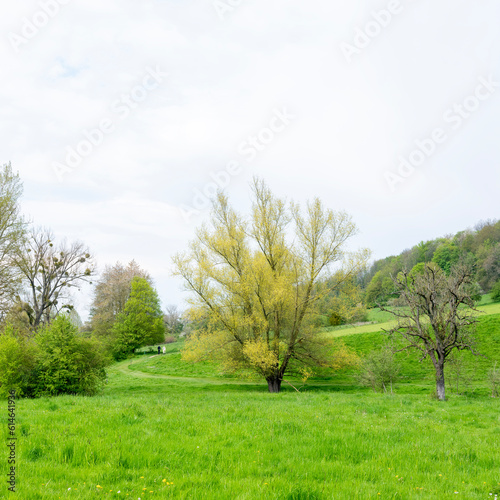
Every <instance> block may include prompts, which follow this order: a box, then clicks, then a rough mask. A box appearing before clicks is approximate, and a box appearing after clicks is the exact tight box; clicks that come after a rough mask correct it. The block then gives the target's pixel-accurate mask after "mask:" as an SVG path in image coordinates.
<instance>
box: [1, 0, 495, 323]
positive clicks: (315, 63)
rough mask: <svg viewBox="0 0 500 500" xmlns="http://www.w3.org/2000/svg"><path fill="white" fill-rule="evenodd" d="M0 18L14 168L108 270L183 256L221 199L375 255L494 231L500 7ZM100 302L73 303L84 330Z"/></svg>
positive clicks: (65, 4) (22, 5)
mask: <svg viewBox="0 0 500 500" xmlns="http://www.w3.org/2000/svg"><path fill="white" fill-rule="evenodd" d="M1 9H2V15H1V16H0V60H1V62H2V65H1V68H2V74H3V77H2V78H1V81H0V109H1V113H0V141H1V148H0V164H5V163H7V162H11V164H12V167H13V169H14V170H17V171H19V173H20V176H21V178H22V180H23V183H24V196H23V199H22V207H23V210H24V212H25V214H26V215H27V216H28V217H29V218H30V219H31V220H32V221H33V223H34V224H35V225H40V226H44V227H49V228H51V229H52V230H53V232H54V233H55V235H56V237H57V239H58V240H62V239H64V238H65V239H67V240H68V241H73V240H81V241H83V242H84V243H85V244H87V245H88V246H89V247H90V249H91V251H92V253H93V254H94V255H95V257H96V261H97V263H98V269H99V271H102V270H103V269H104V267H105V266H106V265H113V264H115V263H116V262H117V261H120V262H122V263H127V262H128V261H130V260H132V259H135V260H136V261H137V262H138V263H139V264H140V265H141V266H142V267H143V268H145V269H146V270H148V271H149V272H150V274H151V275H152V276H153V278H154V280H155V284H156V288H157V290H158V292H159V295H160V298H161V301H162V304H163V305H164V306H165V305H167V304H177V305H179V306H180V307H181V308H182V307H183V305H184V302H183V301H184V298H185V295H184V293H183V292H182V282H181V281H179V279H178V278H174V277H173V276H172V262H171V258H172V256H173V255H174V254H175V253H177V252H180V251H183V250H184V249H185V248H186V246H187V243H188V242H189V240H191V239H192V238H193V236H194V232H195V229H196V227H198V226H199V225H200V224H201V223H202V222H203V221H205V220H207V218H208V216H209V205H210V201H209V200H210V197H211V196H213V194H214V192H215V191H216V189H217V188H224V189H225V191H226V193H227V194H228V195H229V197H230V199H231V200H232V202H233V203H234V205H235V206H236V207H237V208H238V210H240V211H241V212H243V213H245V212H247V211H248V210H249V207H250V204H251V197H250V188H249V185H250V183H251V181H252V178H253V177H254V176H258V177H261V178H263V179H264V180H265V181H266V182H267V184H268V185H269V187H270V188H271V189H272V190H273V192H275V193H276V194H277V195H279V196H282V197H286V198H287V199H289V200H292V199H293V200H295V201H298V202H301V203H305V202H306V201H307V200H310V199H312V198H313V197H316V196H317V197H319V198H320V199H321V200H322V201H323V202H324V203H325V205H327V206H328V207H330V208H332V209H334V210H345V211H347V212H348V213H350V214H351V215H352V217H353V219H354V221H355V222H356V224H357V226H358V228H359V234H358V235H357V236H356V237H355V238H354V239H353V240H352V241H351V242H350V248H351V249H356V248H361V247H368V248H370V249H371V250H372V252H373V259H378V258H383V257H386V256H388V255H394V254H398V253H400V252H401V251H403V250H404V249H406V248H410V247H411V246H413V245H415V244H416V243H418V242H420V241H422V240H429V239H433V238H436V237H439V236H443V235H447V234H451V233H455V232H457V231H460V230H463V229H465V228H468V227H472V226H474V225H475V224H476V223H477V222H478V221H480V220H484V219H489V218H498V217H499V215H500V213H499V212H500V211H499V204H500V202H499V200H500V197H499V195H498V194H499V189H498V188H499V184H500V182H499V181H500V174H499V171H500V169H499V166H500V148H499V145H498V137H499V135H500V119H499V118H500V31H499V30H498V20H499V19H500V3H499V2H498V1H496V0H483V1H481V2H472V1H470V0H469V1H464V0H441V1H440V2H436V1H435V0H434V1H431V0H380V1H379V0H376V1H375V0H374V1H368V0H365V1H359V0H335V1H332V0H308V1H307V2H306V1H304V0H272V1H270V0H182V1H181V0H157V1H151V0H142V1H141V2H137V0H106V1H105V2H103V1H102V0H99V1H98V0H38V1H32V0H24V1H23V2H8V3H7V2H4V4H3V5H2V8H1ZM90 300H91V290H90V289H85V290H84V291H83V293H82V295H81V296H79V297H78V298H77V305H78V310H79V312H80V314H81V316H82V317H83V318H84V319H86V317H87V314H88V309H89V302H90Z"/></svg>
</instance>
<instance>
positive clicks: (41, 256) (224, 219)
mask: <svg viewBox="0 0 500 500" xmlns="http://www.w3.org/2000/svg"><path fill="white" fill-rule="evenodd" d="M0 189H1V191H0V326H1V328H0V361H2V360H3V361H2V363H1V364H0V392H4V393H5V391H6V390H7V388H8V387H9V384H10V385H11V386H12V387H14V386H15V387H17V388H18V389H19V391H21V392H23V393H25V394H27V395H39V394H42V393H48V394H56V393H59V392H64V391H70V392H83V393H86V394H92V393H95V391H97V390H98V388H99V387H101V386H102V382H103V380H104V377H105V372H104V367H105V365H106V363H109V362H110V361H111V359H113V358H114V359H115V360H121V359H124V358H126V357H128V356H131V355H133V353H134V351H135V350H136V349H137V348H139V347H142V346H146V345H152V344H159V343H162V342H164V341H165V337H166V335H169V336H171V337H176V336H178V335H179V334H180V332H181V331H182V330H183V329H184V326H185V324H186V319H184V318H181V315H180V312H179V311H178V309H177V308H176V307H175V306H168V307H167V312H166V313H165V314H164V313H163V312H162V310H161V307H160V301H159V297H158V294H157V292H156V290H155V288H154V284H153V280H152V278H151V276H150V275H149V274H148V273H147V272H146V271H145V270H143V269H141V268H140V266H139V265H138V264H137V263H136V262H135V261H132V262H130V263H129V264H128V265H126V266H124V265H122V264H120V263H117V264H115V265H113V266H107V267H106V268H105V270H104V272H103V273H102V274H101V276H100V278H99V279H98V280H97V283H96V285H95V288H94V298H93V303H92V308H91V314H90V321H89V322H88V323H87V324H85V325H83V326H82V327H79V325H80V323H81V321H79V318H78V315H77V313H76V311H75V310H74V306H73V304H72V291H74V290H78V289H79V288H80V287H81V286H82V285H83V284H84V283H92V281H93V280H95V279H96V266H95V261H94V258H93V256H92V254H91V252H90V250H89V249H88V248H87V247H86V246H85V245H84V244H83V243H81V242H73V243H67V242H64V241H63V242H56V241H55V239H54V236H53V234H52V233H51V231H50V230H48V229H45V228H39V227H34V226H32V225H31V224H29V223H28V222H27V221H26V220H25V219H24V218H23V217H22V215H21V210H20V197H21V194H22V183H21V181H20V178H19V175H18V174H15V173H14V172H13V171H12V168H11V166H10V165H5V166H4V167H3V168H2V170H1V171H0ZM356 232H357V228H356V226H355V224H354V222H353V221H352V219H351V217H350V216H349V215H348V214H346V213H344V212H334V211H332V210H330V209H327V208H326V207H324V206H323V204H322V203H321V201H320V200H318V199H315V200H313V201H312V202H310V203H308V204H307V206H306V207H300V206H299V205H298V204H296V203H294V202H290V203H289V202H287V201H286V200H284V199H281V198H278V197H277V196H275V195H274V194H273V193H272V192H271V190H270V189H269V188H268V187H267V186H266V184H265V183H264V182H263V181H262V180H259V179H256V180H254V183H253V206H252V211H251V213H250V215H249V216H248V217H244V216H242V215H241V214H239V213H238V212H236V210H234V208H233V207H232V206H231V204H230V203H229V200H228V198H227V197H226V196H225V195H224V194H223V193H219V194H218V196H217V198H216V200H215V201H214V204H213V210H212V216H211V219H210V223H209V224H208V225H204V226H202V227H201V228H199V229H198V231H197V233H196V238H195V239H194V240H193V241H192V242H191V243H190V246H189V250H188V251H187V252H185V253H182V254H178V255H176V256H175V257H174V259H173V260H174V264H175V274H177V275H179V276H181V277H182V278H183V281H184V283H185V286H186V289H187V290H188V291H190V292H191V309H190V310H189V316H188V318H189V320H188V321H187V325H186V328H185V333H186V334H187V340H186V343H185V347H184V350H183V357H184V359H185V360H190V361H195V362H196V361H200V360H204V359H211V360H214V361H217V362H218V363H220V364H221V365H222V367H223V369H225V370H227V371H233V372H240V373H242V372H252V373H254V374H257V375H258V376H260V377H262V378H263V379H265V380H266V381H267V384H268V387H269V391H270V392H280V390H281V386H282V383H283V381H284V380H285V377H287V376H300V377H301V378H302V379H304V380H305V379H307V378H308V377H309V376H311V375H313V374H314V373H325V371H330V372H332V371H334V370H337V369H339V368H342V367H346V366H353V365H355V364H356V363H357V358H356V356H355V355H354V354H353V353H352V352H351V351H349V349H347V348H346V347H345V346H344V345H343V344H342V343H341V342H333V341H332V340H331V338H329V337H328V336H327V335H325V334H324V331H323V328H322V327H324V326H325V325H326V324H330V325H339V324H343V323H349V322H351V323H352V322H362V321H365V320H366V319H367V309H366V307H367V306H373V305H379V306H380V307H381V308H382V310H386V311H389V312H391V313H392V314H394V315H395V316H396V317H397V318H398V319H399V322H398V325H397V326H396V327H395V328H394V329H392V330H391V331H389V332H388V333H389V334H390V335H392V336H398V337H400V338H401V339H403V340H405V341H406V344H405V345H404V348H405V349H413V350H418V351H420V352H421V353H422V359H425V358H429V359H430V360H431V362H432V364H433V366H434V369H435V372H436V390H437V395H438V397H439V399H445V377H444V367H445V363H446V362H447V360H448V359H450V356H451V354H452V353H453V352H454V351H461V350H472V351H474V342H473V330H474V324H475V317H474V316H473V314H472V311H473V310H474V303H475V300H477V299H478V298H479V297H480V292H481V291H491V292H492V297H493V298H495V297H497V298H498V299H500V280H499V278H500V264H499V262H500V259H499V257H500V222H496V221H488V222H486V223H483V224H481V225H480V226H477V227H476V228H475V229H474V230H473V231H464V232H462V233H458V234H457V235H455V236H454V237H450V238H443V239H439V240H434V241H431V242H427V243H421V244H419V245H417V246H415V247H414V248H412V249H411V250H408V251H405V252H403V253H402V254H401V255H400V256H397V257H389V258H387V259H383V260H380V261H376V262H375V263H374V264H373V265H372V266H371V269H370V270H368V271H367V261H368V259H369V256H370V253H369V251H368V250H366V249H362V250H359V251H357V252H348V251H347V245H348V244H349V242H350V240H351V239H352V238H353V236H354V235H355V234H356ZM388 304H389V305H390V307H389V305H388ZM55 343H59V348H58V349H53V346H54V345H55ZM27 353H28V354H27ZM58 356H59V359H58ZM388 359H389V358H388V357H387V356H386V355H385V354H383V355H382V354H381V355H380V356H379V358H377V357H375V358H373V360H372V368H371V370H372V372H374V371H375V368H376V367H377V366H380V365H381V364H383V363H385V362H387V360H388ZM391 359H392V358H391ZM8 360H10V361H8ZM75 363H76V364H77V365H78V366H77V368H75V369H76V372H77V373H80V375H81V376H80V379H81V380H80V382H78V381H75V380H74V379H73V378H72V370H71V369H70V365H72V364H75ZM57 366H60V372H58V369H57ZM54 370H55V371H54ZM56 372H57V373H56ZM387 373H392V372H391V370H389V371H388V372H387ZM391 376H392V375H391ZM391 380H392V379H391Z"/></svg>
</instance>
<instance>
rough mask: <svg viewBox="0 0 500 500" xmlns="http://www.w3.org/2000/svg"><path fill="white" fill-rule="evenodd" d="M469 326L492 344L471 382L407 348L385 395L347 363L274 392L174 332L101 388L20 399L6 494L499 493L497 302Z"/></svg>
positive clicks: (356, 340)
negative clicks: (456, 380) (189, 353)
mask: <svg viewBox="0 0 500 500" xmlns="http://www.w3.org/2000/svg"><path fill="white" fill-rule="evenodd" d="M372 326H373V325H372ZM477 335H478V348H479V349H480V350H483V351H485V353H486V352H487V353H488V358H473V357H470V359H469V361H468V362H470V363H471V364H470V366H469V367H468V370H469V371H470V372H471V374H472V375H473V376H472V380H471V382H470V387H468V388H466V390H464V391H462V392H463V393H464V395H456V394H453V393H452V391H450V390H449V391H448V395H449V399H448V401H446V402H444V403H439V402H438V401H436V400H434V399H432V398H431V397H430V394H431V393H432V390H433V379H432V373H431V372H429V367H428V366H426V365H425V364H420V363H418V360H415V359H414V358H410V357H407V355H406V354H401V355H400V356H401V357H400V361H401V363H402V365H403V375H404V379H403V380H402V381H401V383H399V384H398V386H397V388H396V390H397V392H396V394H395V395H392V396H390V395H383V394H375V393H373V392H371V391H369V390H368V389H366V388H363V387H359V386H358V385H357V382H356V372H355V370H346V371H343V372H340V373H338V374H337V375H336V376H335V377H330V378H323V379H319V378H316V379H313V380H311V381H310V383H308V385H307V386H306V387H305V388H304V389H302V392H301V393H300V394H299V393H297V392H295V391H294V390H293V389H292V388H290V387H289V386H286V385H284V390H283V392H282V393H281V394H278V395H271V394H268V393H267V385H266V384H265V383H264V384H263V383H262V382H260V381H258V382H253V381H248V380H246V381H241V380H238V379H236V378H231V377H221V376H220V375H219V374H218V370H217V368H216V367H215V366H213V365H211V364H209V363H206V364H197V365H187V364H186V363H184V362H183V361H182V360H181V358H180V353H179V347H180V345H179V344H171V345H169V346H168V353H167V354H166V355H165V356H163V355H162V356H152V355H151V354H143V355H139V356H136V357H135V358H134V359H132V360H127V361H124V362H121V363H118V364H115V365H113V366H112V367H111V369H110V370H109V383H108V385H107V387H106V389H105V390H104V392H103V393H102V394H101V395H99V396H97V397H93V398H86V397H77V396H61V397H57V398H42V399H38V400H19V401H17V412H16V413H17V433H18V437H19V439H18V444H17V456H18V464H19V465H18V469H17V486H18V492H17V493H16V494H12V495H11V497H12V498H18V499H23V500H39V499H40V500H41V499H44V500H45V499H59V498H60V499H69V498H73V499H87V498H88V499H90V498H101V497H102V498H130V499H138V498H141V500H144V499H145V498H155V497H156V498H181V499H280V500H281V499H283V500H285V499H287V500H303V499H332V498H333V499H358V498H359V499H370V498H386V499H388V498H391V499H392V498H403V499H410V498H412V499H413V498H415V499H426V498H436V499H442V498H465V499H476V498H477V499H482V498H493V497H494V495H495V494H498V493H499V492H500V447H499V446H498V443H499V442H500V412H499V409H500V405H499V401H498V399H493V398H490V397H488V389H487V385H486V381H485V376H486V371H487V370H488V368H489V367H490V366H491V364H492V363H493V361H494V360H499V361H500V347H499V346H500V315H493V316H485V317H484V318H482V319H481V322H480V325H479V328H478V332H477ZM344 340H345V342H346V344H348V345H349V346H350V347H352V348H353V349H354V350H356V351H357V352H358V353H359V354H360V355H363V354H366V353H368V352H369V351H370V350H372V349H374V348H376V347H377V346H381V345H382V344H383V343H384V337H383V335H381V334H380V333H367V334H360V335H348V336H346V337H345V339H344ZM449 389H450V388H449ZM2 432H3V434H4V436H3V437H4V438H5V439H6V438H7V430H6V428H5V427H3V428H2ZM3 488H5V489H4V490H3V491H1V492H0V497H1V498H10V497H9V496H8V495H5V496H2V495H4V493H7V492H6V486H4V487H3ZM490 493H491V494H492V496H490Z"/></svg>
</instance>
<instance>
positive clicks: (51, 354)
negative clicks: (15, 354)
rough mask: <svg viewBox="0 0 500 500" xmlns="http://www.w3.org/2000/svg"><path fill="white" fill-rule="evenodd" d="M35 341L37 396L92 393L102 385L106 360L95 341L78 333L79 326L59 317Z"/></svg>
mask: <svg viewBox="0 0 500 500" xmlns="http://www.w3.org/2000/svg"><path fill="white" fill-rule="evenodd" d="M36 342H37V344H38V347H39V359H38V366H37V371H38V377H37V381H36V388H35V393H36V395H57V394H64V393H69V394H85V395H87V396H92V395H94V394H96V392H98V390H99V389H100V388H101V387H102V386H103V384H104V381H105V378H106V372H105V370H104V367H105V366H106V363H107V359H106V357H105V356H104V354H103V352H102V350H101V349H100V348H99V346H98V345H97V344H96V343H95V342H93V341H91V340H88V339H85V338H82V337H79V336H78V328H77V327H76V326H75V325H74V324H73V323H71V321H70V320H69V318H67V317H65V316H59V317H57V318H56V319H55V320H54V321H53V322H52V324H51V325H49V326H47V327H45V328H44V329H42V330H41V331H40V333H39V334H38V335H37V337H36Z"/></svg>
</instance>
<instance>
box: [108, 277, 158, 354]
mask: <svg viewBox="0 0 500 500" xmlns="http://www.w3.org/2000/svg"><path fill="white" fill-rule="evenodd" d="M113 332H114V335H115V347H114V355H115V358H116V359H123V358H125V357H126V356H127V355H129V354H132V353H133V352H134V350H135V349H137V348H138V347H143V346H146V345H151V344H155V343H159V342H163V340H164V339H165V325H164V323H163V313H162V311H161V308H160V299H159V298H158V294H157V293H156V290H155V289H154V288H153V287H152V286H151V285H150V284H149V283H148V281H147V280H146V279H144V278H138V277H136V278H134V279H133V280H132V285H131V291H130V298H129V299H128V300H127V303H126V304H125V308H124V310H123V312H122V313H120V314H119V315H118V317H117V319H116V321H115V324H114V325H113Z"/></svg>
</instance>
